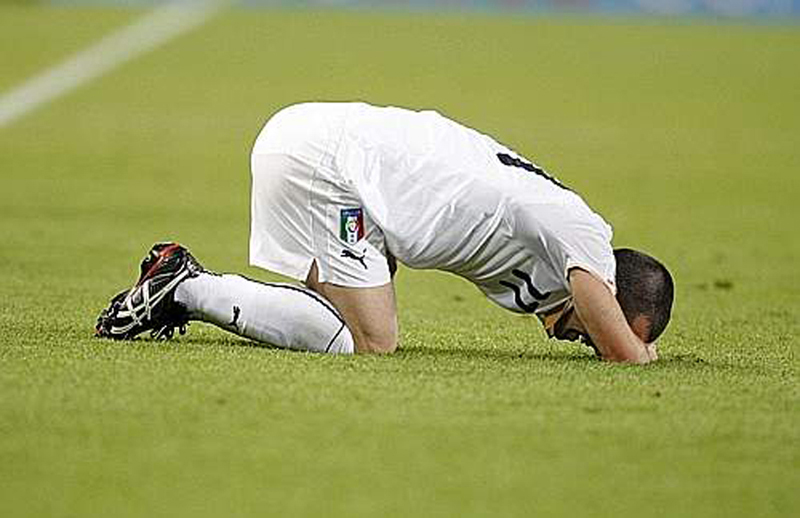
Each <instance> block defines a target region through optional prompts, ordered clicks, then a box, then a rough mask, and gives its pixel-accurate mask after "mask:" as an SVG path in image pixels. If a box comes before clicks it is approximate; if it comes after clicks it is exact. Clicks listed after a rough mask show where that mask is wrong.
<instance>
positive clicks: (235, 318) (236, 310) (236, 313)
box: [228, 306, 242, 330]
mask: <svg viewBox="0 0 800 518" xmlns="http://www.w3.org/2000/svg"><path fill="white" fill-rule="evenodd" d="M241 312H242V310H241V309H240V308H239V306H233V320H231V321H230V322H228V325H229V326H231V327H233V328H234V329H236V330H238V329H239V323H238V322H239V314H240V313H241Z"/></svg>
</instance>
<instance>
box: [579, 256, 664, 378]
mask: <svg viewBox="0 0 800 518" xmlns="http://www.w3.org/2000/svg"><path fill="white" fill-rule="evenodd" d="M569 282H570V286H571V288H572V296H573V300H574V304H575V311H577V313H578V317H579V318H580V319H581V322H582V323H583V325H584V327H585V329H586V332H587V333H588V334H589V336H590V337H591V338H592V342H593V343H594V344H595V346H596V347H597V350H598V351H599V353H600V356H601V357H602V358H603V359H604V360H607V361H612V362H626V363H640V364H644V363H649V362H651V361H653V360H655V359H657V355H656V353H655V347H654V346H652V345H648V344H645V343H644V342H643V341H642V340H640V339H639V337H638V336H636V334H635V333H634V332H633V330H632V329H631V328H630V326H629V325H628V322H627V321H626V320H625V315H624V314H623V313H622V308H620V306H619V303H618V302H617V299H616V298H615V297H614V295H613V294H612V293H611V290H609V289H608V287H607V286H605V285H604V284H603V283H602V282H601V281H600V280H598V279H597V278H596V277H594V276H593V275H592V274H590V273H588V272H586V271H584V270H580V269H573V270H571V271H570V276H569Z"/></svg>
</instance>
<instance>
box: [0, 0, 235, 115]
mask: <svg viewBox="0 0 800 518" xmlns="http://www.w3.org/2000/svg"><path fill="white" fill-rule="evenodd" d="M229 3H230V1H224V0H176V1H172V2H168V3H166V4H164V5H161V6H160V7H156V8H154V9H152V10H151V11H149V12H148V13H146V14H145V15H143V16H142V17H141V18H139V19H138V20H136V21H134V22H133V23H132V24H130V25H128V26H125V27H123V28H122V29H120V30H118V31H117V32H114V33H112V34H109V35H108V36H105V37H103V38H102V39H100V40H99V41H98V42H97V43H95V44H94V45H92V46H91V47H89V48H87V49H85V50H82V51H80V52H78V53H77V54H75V55H73V56H72V57H70V58H68V59H67V60H66V61H64V62H62V63H60V64H58V65H56V66H55V67H53V68H50V69H48V70H45V71H44V72H42V73H41V74H39V75H37V76H34V77H32V78H30V79H28V80H27V81H25V82H24V83H22V84H21V85H19V86H18V87H16V88H14V89H13V90H11V91H9V92H7V93H5V94H3V95H2V96H0V128H2V127H4V126H8V125H9V124H11V123H12V122H14V121H15V120H17V119H18V118H20V117H22V116H23V115H25V114H26V113H28V112H30V111H31V110H34V109H35V108H37V107H39V106H41V105H43V104H45V103H47V102H49V101H52V100H53V99H55V98H57V97H59V96H61V95H64V94H66V93H68V92H70V91H72V90H74V89H76V88H78V87H79V86H81V85H82V84H84V83H87V82H89V81H91V80H92V79H95V78H97V77H99V76H101V75H103V74H105V73H106V72H108V71H110V70H112V69H114V68H115V67H118V66H120V65H122V64H123V63H125V62H126V61H128V60H130V59H133V58H135V57H136V56H138V55H140V54H144V53H145V52H148V51H150V50H153V49H155V48H156V47H158V46H159V45H162V44H164V43H166V42H167V41H169V40H170V39H172V38H174V37H176V36H179V35H180V34H183V33H184V32H187V31H189V30H191V29H193V28H194V27H197V26H198V25H200V24H202V23H203V22H205V21H206V20H208V19H209V18H211V17H212V16H214V14H216V13H217V12H218V11H220V10H221V9H222V8H223V7H224V6H225V5H227V4H229Z"/></svg>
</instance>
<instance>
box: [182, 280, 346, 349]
mask: <svg viewBox="0 0 800 518" xmlns="http://www.w3.org/2000/svg"><path fill="white" fill-rule="evenodd" d="M175 300H176V301H177V302H179V303H181V304H183V305H184V306H186V308H187V309H188V310H189V318H190V319H191V320H200V321H202V322H208V323H211V324H214V325H216V326H219V327H221V328H222V329H225V330H226V331H230V332H232V333H236V334H237V335H239V336H244V337H247V338H250V339H253V340H257V341H259V342H266V343H269V344H272V345H276V346H278V347H285V348H288V349H297V350H302V351H314V352H320V353H343V354H352V353H353V336H352V335H351V334H350V330H349V329H348V328H347V326H346V325H345V324H344V320H342V318H341V316H339V313H338V312H337V311H336V309H334V308H333V306H332V305H331V304H330V303H329V302H328V301H327V300H325V299H324V298H322V296H321V295H319V294H317V293H315V292H313V291H311V290H308V289H305V288H301V287H299V286H294V285H291V284H279V283H264V282H258V281H253V280H250V279H246V278H245V277H242V276H240V275H230V274H225V275H217V274H212V273H201V274H200V275H199V276H198V277H193V278H190V279H187V280H185V281H183V282H182V283H180V284H179V285H178V287H177V288H176V290H175Z"/></svg>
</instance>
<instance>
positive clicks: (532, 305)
mask: <svg viewBox="0 0 800 518" xmlns="http://www.w3.org/2000/svg"><path fill="white" fill-rule="evenodd" d="M511 273H512V274H513V275H514V277H516V278H518V279H521V280H522V282H524V283H525V287H526V288H527V290H528V295H530V296H531V297H533V299H534V300H533V302H525V300H523V298H522V288H521V287H520V285H519V284H516V283H513V282H510V281H500V284H501V285H502V286H505V287H506V288H510V289H511V290H512V291H513V292H514V303H515V304H516V305H517V307H519V309H521V310H522V311H524V312H525V313H533V312H534V311H536V308H538V307H539V302H541V301H543V300H544V299H546V298H547V297H548V296H549V295H550V292H547V293H542V292H541V291H539V290H537V289H536V286H534V285H533V281H532V280H531V276H530V275H528V274H527V273H525V272H523V271H522V270H511Z"/></svg>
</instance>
